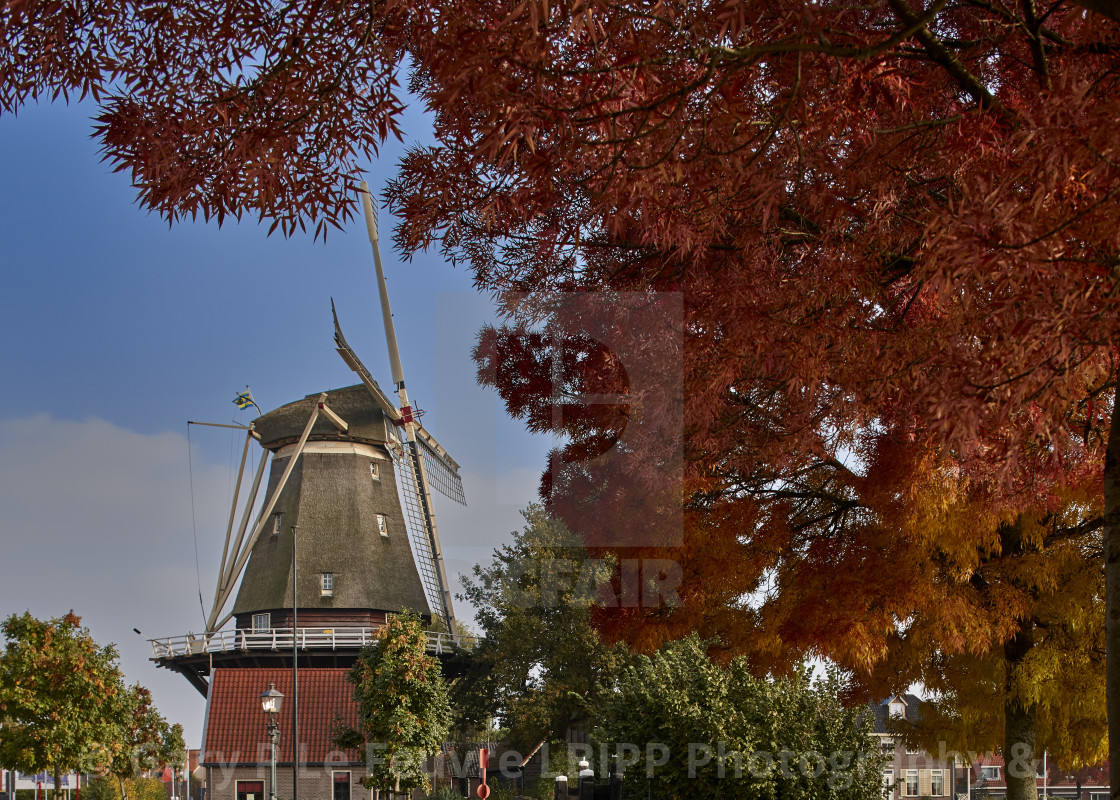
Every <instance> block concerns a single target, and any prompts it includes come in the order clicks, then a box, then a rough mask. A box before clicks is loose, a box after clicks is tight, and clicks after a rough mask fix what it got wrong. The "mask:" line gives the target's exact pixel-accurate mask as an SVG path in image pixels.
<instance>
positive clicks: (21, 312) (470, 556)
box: [0, 105, 549, 747]
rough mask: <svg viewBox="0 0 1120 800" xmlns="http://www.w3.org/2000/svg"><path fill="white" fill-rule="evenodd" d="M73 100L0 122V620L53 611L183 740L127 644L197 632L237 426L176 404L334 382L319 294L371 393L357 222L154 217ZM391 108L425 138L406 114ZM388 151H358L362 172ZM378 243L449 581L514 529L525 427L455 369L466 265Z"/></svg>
mask: <svg viewBox="0 0 1120 800" xmlns="http://www.w3.org/2000/svg"><path fill="white" fill-rule="evenodd" d="M90 114H91V109H90V108H89V107H85V106H71V107H64V106H50V105H44V106H38V107H31V108H28V109H25V110H23V111H21V112H20V114H19V116H18V117H16V118H13V117H0V154H2V155H0V159H2V163H3V168H2V171H0V174H2V175H3V178H2V180H0V239H2V242H3V247H2V249H0V276H2V281H3V282H2V284H0V343H2V347H0V389H2V391H0V616H4V617H6V616H8V615H9V614H12V613H22V612H23V611H25V610H29V611H31V613H32V614H34V615H36V616H38V617H57V616H60V615H62V614H65V613H66V612H67V611H68V610H70V609H73V610H74V611H75V612H76V613H78V614H79V615H81V616H82V618H83V620H84V622H85V624H87V625H88V626H89V627H90V628H91V629H92V631H93V634H94V636H95V637H96V638H97V639H98V640H99V641H101V642H113V643H115V644H116V645H117V647H118V649H119V651H120V654H121V664H122V666H123V668H124V670H125V672H126V675H127V677H128V679H129V681H132V682H140V683H142V684H144V685H145V686H148V687H149V688H150V689H151V690H152V691H153V694H154V695H155V700H156V703H157V705H158V706H159V708H160V709H161V710H162V711H163V712H164V714H165V715H166V716H167V717H168V718H169V719H171V720H172V721H173V722H180V723H182V724H183V726H184V728H185V729H186V732H187V738H188V742H189V743H190V745H191V746H192V747H196V746H198V744H199V740H200V737H201V731H202V710H203V703H202V698H201V697H200V696H199V695H198V693H197V692H196V691H195V690H194V689H193V688H191V687H190V685H189V684H188V683H187V682H186V680H184V679H183V678H181V677H180V676H178V675H175V674H172V673H169V672H166V671H164V670H160V669H157V668H156V667H155V666H154V665H153V664H152V663H151V662H149V661H148V656H149V655H150V646H149V644H148V642H147V641H146V639H147V637H158V636H172V635H182V634H185V633H186V632H187V631H199V630H201V629H202V628H203V621H202V611H201V609H200V606H199V599H198V595H199V591H200V589H201V592H202V595H203V596H204V597H206V598H208V599H209V598H210V597H212V596H213V591H214V576H215V573H216V570H217V564H218V561H219V559H220V555H221V552H220V548H221V543H222V537H223V534H224V528H225V516H226V515H227V514H228V506H229V501H230V497H231V492H232V485H233V482H234V479H235V477H236V469H237V463H236V460H237V458H238V457H239V455H240V447H241V441H240V437H241V434H240V432H233V431H227V430H220V429H214V428H199V427H193V428H192V429H191V432H190V445H191V446H190V448H188V435H187V424H186V423H187V420H200V421H207V422H220V423H230V422H241V423H244V422H247V421H248V420H249V419H250V418H251V416H250V414H249V413H248V412H240V411H238V410H237V409H236V407H235V406H234V405H233V404H232V402H231V400H232V398H233V396H234V395H235V394H236V393H237V392H238V391H240V390H241V389H243V388H244V387H245V385H246V384H248V385H250V386H251V387H252V390H253V394H254V396H255V397H256V399H257V402H258V403H259V404H260V405H261V407H262V408H263V409H264V410H266V411H267V410H269V409H271V408H275V407H276V406H279V405H282V404H284V403H287V402H290V401H292V400H295V399H298V398H300V397H302V396H304V395H306V394H310V393H311V392H317V391H321V390H324V389H329V388H332V387H340V386H347V385H350V384H352V383H354V382H356V381H355V380H354V377H353V375H352V373H350V371H349V370H348V369H347V368H346V366H345V365H344V364H343V363H342V361H341V359H339V357H338V355H337V354H336V353H335V352H334V348H333V343H332V338H331V337H332V324H331V315H330V299H331V297H333V298H334V299H335V302H336V304H337V306H338V311H339V316H340V318H341V321H342V325H343V330H344V331H345V332H346V336H347V339H348V340H349V341H350V343H351V345H352V346H353V347H354V348H355V349H356V350H357V351H358V353H359V355H361V357H362V358H363V360H364V361H365V362H366V364H367V366H369V368H370V370H371V372H373V374H374V377H375V378H377V379H378V380H379V382H380V383H381V384H382V385H383V386H389V385H390V384H391V378H390V376H389V369H388V359H387V356H386V354H385V345H384V341H383V334H382V332H381V320H380V312H379V310H378V306H377V295H376V287H375V283H374V275H373V264H372V258H371V256H370V249H369V242H368V239H367V238H366V233H365V229H364V225H362V224H361V223H358V224H356V225H353V226H352V227H351V228H349V229H348V230H346V231H345V232H341V233H339V232H336V233H332V234H331V235H330V237H329V239H328V241H327V242H326V244H324V243H322V242H318V243H316V242H313V241H312V240H311V237H310V236H302V237H296V238H293V239H289V240H285V239H282V238H280V237H279V236H273V237H272V238H268V237H266V235H265V231H266V228H263V227H259V226H257V225H256V224H255V223H254V222H247V223H244V224H241V225H229V224H227V225H226V226H225V227H223V228H221V229H219V228H218V226H217V225H216V224H209V225H205V224H203V223H201V222H198V223H193V224H192V223H184V224H179V225H176V226H175V227H174V228H171V229H169V228H168V226H167V224H166V223H165V222H163V221H162V220H160V219H159V218H158V217H156V216H154V215H151V214H148V213H147V212H145V211H142V210H141V209H140V208H138V207H137V205H136V204H135V202H134V199H133V198H134V195H135V192H134V190H133V189H132V188H131V187H130V185H129V183H128V179H127V177H125V176H123V175H119V174H113V173H112V172H111V171H110V169H109V167H108V166H107V165H106V164H103V163H101V161H100V158H99V156H98V154H97V146H96V143H95V142H93V141H92V140H91V139H90V138H89V133H90V130H91V127H90V122H89V116H90ZM406 124H407V129H408V131H409V134H410V136H411V137H413V140H417V139H421V140H422V139H423V138H424V137H425V136H427V135H428V131H427V126H426V125H425V123H424V120H423V118H422V117H419V116H418V115H417V116H413V117H411V118H410V119H409V120H408V121H407V123H406ZM401 152H402V147H401V146H394V147H391V148H388V149H387V150H386V151H385V152H384V153H383V154H382V158H381V160H380V162H379V163H375V164H373V165H371V167H370V173H369V176H368V178H369V180H370V183H371V185H372V186H374V187H375V188H376V187H378V186H380V185H382V184H383V183H384V182H385V180H387V179H388V178H389V177H390V175H391V173H392V170H393V169H394V164H395V162H396V159H397V158H398V157H399V155H400V154H401ZM382 219H383V231H382V233H383V236H384V235H385V234H386V233H387V231H385V230H384V229H385V228H386V227H387V225H386V224H385V221H387V216H386V215H385V213H384V212H383V213H382ZM387 245H388V242H387V241H384V240H383V246H387ZM382 255H383V257H384V259H385V262H386V270H387V272H388V280H389V291H390V295H391V298H392V303H393V310H394V313H395V317H396V325H397V335H398V339H399V341H400V346H401V352H402V361H403V363H404V369H405V375H406V378H407V380H408V385H409V389H410V395H411V396H412V397H413V398H414V401H416V403H417V404H418V405H419V406H420V407H421V408H423V409H425V410H426V411H427V416H426V417H425V420H424V421H425V425H426V427H428V428H429V430H431V431H432V433H433V434H435V436H436V437H437V438H438V439H439V440H440V441H441V443H443V444H444V446H446V447H447V449H448V450H449V451H450V452H451V453H452V455H453V456H454V457H455V458H456V459H457V460H458V461H459V462H460V463H461V464H462V465H463V475H464V483H465V486H466V490H467V495H468V500H469V501H470V506H469V508H467V509H461V508H459V507H458V506H455V505H454V504H452V503H450V502H446V503H439V501H438V500H437V503H438V506H437V512H438V519H439V522H440V535H441V539H442V543H443V547H444V552H445V556H446V557H447V559H448V571H449V573H451V574H452V575H456V576H457V575H458V574H459V573H461V572H465V571H468V570H469V568H470V565H471V564H474V563H476V562H480V561H488V559H489V554H490V551H491V550H492V548H493V547H495V546H496V545H498V544H500V543H501V542H502V541H504V540H505V539H506V538H507V537H508V535H509V532H510V531H511V530H513V529H515V528H518V527H520V521H521V519H520V515H519V510H520V509H521V508H523V507H524V506H525V505H527V504H528V503H529V502H531V501H532V500H533V499H534V496H535V487H536V482H537V479H538V475H539V472H540V469H541V467H542V466H543V464H544V463H545V455H544V454H545V452H546V450H547V449H548V446H549V442H548V441H547V440H546V439H542V438H541V437H531V436H529V434H527V433H526V432H525V431H524V430H523V428H522V427H521V426H520V425H519V424H518V423H516V422H513V421H510V420H508V419H507V418H506V417H505V416H504V415H503V413H502V409H501V407H500V404H499V402H498V400H497V398H496V397H495V396H494V395H493V394H491V393H489V392H487V391H484V390H482V389H481V388H479V387H478V386H477V384H476V382H475V378H474V370H473V365H472V363H471V361H470V355H469V354H470V349H471V347H472V345H473V342H474V338H475V334H476V332H477V330H478V328H479V327H480V325H482V324H483V323H484V322H485V321H487V320H489V319H491V317H492V309H491V305H490V303H489V302H488V300H487V299H486V298H482V297H479V296H478V295H477V294H475V293H474V292H473V290H472V289H471V282H470V276H469V275H468V274H467V273H466V272H465V271H464V270H463V269H461V268H460V269H453V268H452V267H451V266H450V265H448V264H445V263H443V262H442V261H441V260H440V259H439V258H438V255H436V254H428V255H422V256H419V257H417V258H416V259H415V260H414V261H412V262H411V263H408V264H403V263H401V262H400V260H399V259H398V258H397V257H396V254H393V253H392V252H389V251H384V252H383V254H382ZM188 450H189V452H190V458H189V459H188ZM192 484H193V491H192ZM196 554H197V555H196ZM456 583H457V581H456ZM459 615H460V616H465V614H464V613H463V610H460V612H459ZM133 628H138V629H139V630H140V631H142V632H143V637H141V636H138V635H137V634H135V633H134V632H133Z"/></svg>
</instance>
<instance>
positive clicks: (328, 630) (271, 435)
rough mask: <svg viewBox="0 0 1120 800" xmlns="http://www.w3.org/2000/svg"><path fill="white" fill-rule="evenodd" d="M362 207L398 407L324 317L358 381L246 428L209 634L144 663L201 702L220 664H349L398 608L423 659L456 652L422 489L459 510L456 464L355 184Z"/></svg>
mask: <svg viewBox="0 0 1120 800" xmlns="http://www.w3.org/2000/svg"><path fill="white" fill-rule="evenodd" d="M362 204H363V206H364V209H365V217H366V223H367V229H368V232H369V237H370V243H371V245H372V248H373V255H374V263H375V266H376V271H377V281H378V289H379V293H380V297H381V308H382V315H383V318H384V325H385V338H386V342H387V344H388V348H389V359H390V364H391V366H392V373H393V382H394V387H395V392H396V395H397V400H398V402H396V403H395V402H394V401H393V400H392V399H391V398H390V396H389V395H387V394H386V393H385V392H384V391H382V389H381V388H380V386H379V385H378V384H377V382H376V381H375V380H374V379H373V377H372V376H371V375H370V373H369V370H368V369H366V367H365V365H364V364H362V362H361V360H360V359H359V357H358V356H357V354H356V353H355V352H354V350H353V349H352V348H351V347H350V345H349V344H348V343H347V341H346V339H345V337H344V336H343V334H342V329H341V327H340V325H339V322H338V316H337V314H334V329H335V336H334V338H335V346H336V349H337V350H338V352H339V354H340V355H341V356H342V359H343V360H344V361H345V363H346V364H347V365H348V366H349V367H350V368H351V369H352V370H353V371H354V372H355V373H357V375H358V377H359V378H360V380H361V383H360V384H357V385H354V386H350V387H347V388H344V389H338V390H331V391H328V392H322V393H319V394H312V395H307V396H306V397H304V398H303V399H301V400H297V401H295V402H292V403H288V404H287V405H284V406H281V407H280V408H277V409H275V410H273V411H270V412H268V413H267V414H263V415H262V416H260V417H258V418H257V419H256V420H255V421H254V422H253V423H252V425H250V426H249V428H248V429H247V431H246V439H245V446H244V449H243V452H242V460H241V468H240V470H239V473H238V478H237V484H236V489H235V494H234V501H233V508H231V511H230V516H229V522H228V526H227V529H226V537H225V544H224V546H223V552H222V558H221V565H220V568H219V576H218V581H217V586H216V588H215V592H214V602H213V606H212V608H211V610H210V612H209V614H208V617H207V620H206V629H205V631H204V633H203V634H200V635H197V636H195V635H193V634H189V635H187V636H180V637H170V638H165V639H153V640H152V644H153V656H152V660H153V661H155V662H156V663H157V664H158V665H159V666H161V667H166V668H169V669H173V670H175V671H177V672H180V673H182V674H183V675H184V676H186V677H187V679H188V680H189V681H190V682H191V683H192V684H193V685H194V686H195V687H196V688H197V689H198V690H199V691H200V692H202V693H203V694H206V693H207V691H208V689H209V684H208V676H209V675H210V673H211V670H213V669H215V668H218V667H234V668H238V667H270V666H281V665H282V664H284V663H288V664H290V663H292V659H293V658H294V655H292V654H295V655H298V658H299V664H300V666H301V667H302V666H308V667H347V666H349V665H350V664H352V663H353V661H354V659H355V658H356V657H357V655H358V653H359V652H360V650H361V648H362V647H364V646H366V645H368V644H370V643H371V642H373V641H375V640H376V637H377V634H378V631H379V628H380V627H381V626H382V625H384V624H385V622H386V620H387V618H388V615H390V614H393V613H396V612H399V611H401V610H402V609H404V610H409V611H412V612H415V613H417V614H419V615H420V616H421V617H422V619H423V620H424V621H425V622H426V623H428V624H427V627H428V628H429V646H430V649H431V650H432V651H433V652H436V653H438V654H441V655H445V654H450V653H452V652H454V651H456V650H457V649H459V647H460V645H461V644H462V642H461V640H460V638H459V637H458V636H457V630H456V623H455V615H454V610H453V608H452V602H451V593H450V589H449V586H448V580H447V573H446V569H445V567H444V564H443V556H442V550H441V547H440V541H439V533H438V529H437V527H436V522H435V512H434V508H433V503H432V489H433V488H434V489H435V490H436V491H439V492H441V493H442V494H444V495H446V496H447V497H449V498H451V499H452V500H455V501H457V502H460V503H465V497H464V493H463V485H462V480H461V478H460V476H459V465H458V464H457V463H456V462H455V460H454V459H452V458H451V456H450V455H449V454H448V453H447V451H446V450H445V449H444V448H443V447H442V446H441V445H440V444H439V443H438V442H437V441H436V440H435V438H434V437H433V436H432V435H431V434H430V433H429V432H428V431H427V430H426V429H425V428H424V427H423V426H422V425H421V424H420V423H419V420H418V419H417V415H416V413H415V412H414V410H413V407H412V405H411V403H410V401H409V397H408V393H407V389H406V387H405V382H404V373H403V370H402V368H401V362H400V354H399V352H398V350H397V342H396V333H395V331H394V328H393V320H392V314H391V311H390V308H389V297H388V291H387V288H386V284H385V275H384V270H383V268H382V264H381V254H380V252H379V247H378V235H377V223H376V218H375V215H374V212H373V206H372V203H371V202H370V198H369V193H368V189H367V188H366V184H365V183H363V184H362ZM332 312H333V304H332ZM254 441H256V442H258V443H259V444H260V446H261V447H263V448H264V449H265V450H266V451H267V452H268V453H269V454H271V464H272V466H271V471H270V474H269V478H268V482H267V486H266V489H265V493H264V498H265V500H264V502H263V504H262V505H261V507H260V510H259V512H258V513H257V514H256V516H255V519H254V521H253V523H252V525H250V524H249V523H250V517H251V512H252V509H254V508H255V507H256V498H257V495H258V493H259V490H260V485H261V483H262V479H263V474H264V468H265V463H266V460H267V459H266V458H264V457H262V458H261V460H260V464H259V467H258V469H257V471H256V474H255V476H254V478H253V479H252V481H251V488H250V489H249V490H248V494H247V500H246V502H245V504H244V510H243V512H242V514H241V521H240V525H239V526H237V527H236V531H235V522H236V521H237V516H238V515H237V508H238V497H239V495H240V494H241V490H242V486H243V484H245V483H246V481H245V480H244V478H245V464H246V461H247V456H248V453H249V449H250V447H251V444H252V442H254ZM239 579H240V584H239V583H238V580H239ZM235 589H236V590H237V593H236V599H235V600H234V602H233V606H232V609H231V610H230V611H228V612H227V611H226V608H227V607H228V605H229V602H230V600H231V598H233V596H234V591H235ZM231 619H233V621H234V627H233V628H232V629H229V628H228V627H227V623H228V622H229V621H230V620H231Z"/></svg>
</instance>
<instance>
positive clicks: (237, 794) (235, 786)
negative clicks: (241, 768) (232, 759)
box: [233, 780, 266, 800]
mask: <svg viewBox="0 0 1120 800" xmlns="http://www.w3.org/2000/svg"><path fill="white" fill-rule="evenodd" d="M243 783H259V784H260V785H261V800H264V796H265V788H266V787H265V781H263V780H256V781H254V780H243V781H234V782H233V800H237V798H238V797H240V796H241V789H240V788H239V787H240V786H241V784H243Z"/></svg>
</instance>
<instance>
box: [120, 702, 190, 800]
mask: <svg viewBox="0 0 1120 800" xmlns="http://www.w3.org/2000/svg"><path fill="white" fill-rule="evenodd" d="M118 697H119V698H120V702H119V703H118V704H117V706H116V708H115V709H114V712H115V716H116V720H115V722H116V725H117V732H118V736H119V737H120V741H121V743H122V744H123V745H124V746H123V747H121V748H119V749H117V750H116V751H115V752H114V754H113V757H112V760H111V762H110V763H109V765H108V768H107V771H108V773H109V774H111V775H115V776H116V778H117V784H118V788H119V789H120V796H121V798H122V799H123V800H129V798H130V797H131V796H132V795H131V794H130V792H129V786H130V785H133V784H135V782H136V781H137V779H139V778H140V775H141V773H144V772H147V771H149V770H152V769H156V768H157V767H164V766H172V767H176V768H177V766H178V765H180V764H182V763H183V760H184V758H185V757H186V743H185V742H184V741H183V726H181V725H179V724H175V725H169V724H168V722H167V720H166V719H164V718H163V715H161V714H160V713H159V711H157V710H156V708H155V707H154V706H153V705H152V693H151V692H149V691H148V690H147V689H145V688H144V687H143V686H140V685H139V684H137V685H135V686H133V687H132V688H131V689H130V690H128V691H127V692H125V693H124V694H121V695H118ZM136 800H139V798H137V799H136Z"/></svg>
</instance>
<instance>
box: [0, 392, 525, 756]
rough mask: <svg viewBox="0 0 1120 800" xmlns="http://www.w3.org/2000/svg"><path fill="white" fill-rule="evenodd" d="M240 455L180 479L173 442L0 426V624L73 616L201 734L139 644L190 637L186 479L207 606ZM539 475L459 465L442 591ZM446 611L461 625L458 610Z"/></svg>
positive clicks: (193, 597)
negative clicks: (18, 617) (23, 616)
mask: <svg viewBox="0 0 1120 800" xmlns="http://www.w3.org/2000/svg"><path fill="white" fill-rule="evenodd" d="M192 436H193V434H192ZM239 454H240V445H238V446H237V447H236V452H235V453H231V461H230V463H227V464H222V465H218V464H215V463H214V457H213V456H207V455H205V454H204V452H203V450H202V448H200V447H199V439H196V440H195V449H194V459H193V468H192V469H191V470H190V471H188V460H187V439H186V436H184V435H181V434H176V433H157V434H142V433H137V432H135V431H131V430H128V429H126V428H122V427H120V426H117V425H114V424H112V423H109V422H106V421H104V420H101V419H96V418H90V419H86V420H83V421H80V422H79V421H70V420H59V419H55V418H53V417H51V416H49V415H45V414H41V415H37V416H33V417H27V418H22V419H7V420H0V617H6V616H8V615H9V614H12V613H22V612H23V611H24V610H29V611H30V612H31V613H32V614H34V615H35V616H37V617H40V618H47V617H57V616H61V615H62V614H65V613H66V612H67V611H68V610H70V609H71V608H72V609H74V611H75V612H76V613H78V614H79V615H81V616H82V617H83V621H84V623H85V624H86V625H88V626H89V627H90V629H91V631H92V632H93V635H94V636H95V637H96V638H97V640H98V641H100V642H103V643H107V642H114V643H116V644H117V646H118V649H119V651H120V654H121V665H122V667H123V668H124V670H125V673H126V676H127V678H128V680H129V681H130V682H139V683H142V684H143V685H145V686H147V687H148V688H149V689H151V690H152V693H153V696H154V699H155V702H156V704H157V706H158V707H159V709H160V710H161V712H163V713H164V715H165V716H167V717H168V718H169V719H170V720H172V721H173V722H179V723H181V724H182V725H183V726H184V728H185V730H186V734H187V740H188V742H190V743H191V744H192V746H197V745H198V744H199V742H200V738H201V733H202V713H203V706H204V703H203V699H202V697H201V695H199V694H198V692H197V691H195V689H193V688H192V687H191V686H190V685H189V684H188V683H187V681H186V680H185V679H183V678H182V677H181V676H179V675H176V674H174V673H171V672H169V671H167V670H161V669H158V668H156V667H155V665H154V664H152V663H151V662H150V661H148V656H149V655H150V646H149V644H148V642H147V641H146V638H147V637H159V636H174V635H181V634H184V633H186V632H187V631H188V630H195V631H198V630H201V629H202V627H203V622H202V611H201V609H200V604H199V598H198V595H199V583H200V581H199V578H198V576H197V574H196V569H195V547H194V533H193V530H194V528H193V525H192V501H191V488H190V486H191V472H193V483H194V503H193V506H194V515H195V517H196V521H197V531H198V548H199V555H200V562H201V572H202V574H201V590H202V595H203V598H204V600H205V602H206V605H207V606H209V604H210V602H211V600H212V598H213V590H214V574H215V573H216V570H217V562H218V560H219V558H220V555H221V546H222V538H223V535H224V532H225V525H226V520H227V514H228V510H229V503H230V495H231V484H232V481H233V479H234V478H235V476H236V463H235V461H236V457H238V456H239ZM538 480H539V468H520V469H509V470H506V471H505V472H499V471H497V470H496V469H493V470H492V469H488V468H486V467H484V468H483V469H482V470H479V471H476V472H471V471H469V470H464V484H465V487H466V491H467V499H468V502H469V505H468V507H466V508H463V507H462V506H459V505H457V504H455V503H452V502H450V501H442V498H439V497H438V496H437V501H436V502H437V515H438V521H439V530H440V538H441V543H442V545H443V549H444V557H445V559H446V562H447V573H448V576H449V578H450V579H451V582H452V592H453V593H457V592H459V591H461V584H460V582H459V575H460V573H469V572H470V570H471V567H472V566H473V565H474V564H476V563H489V561H490V557H491V552H492V550H493V549H494V548H495V547H497V546H498V545H500V544H501V543H503V542H506V541H509V538H510V532H511V531H514V530H519V529H520V528H521V527H522V524H523V520H522V518H521V514H520V511H521V509H523V508H524V507H525V506H527V505H528V504H529V503H530V502H532V501H533V499H534V498H535V496H536V486H537V482H538ZM458 605H459V608H458V609H457V610H458V615H459V616H460V617H464V618H467V619H469V618H470V617H471V616H472V614H471V612H470V609H468V608H463V607H462V604H458ZM134 627H135V628H139V629H140V630H141V631H143V637H141V636H137V635H136V634H135V633H134V632H133V630H132V629H133V628H134Z"/></svg>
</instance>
